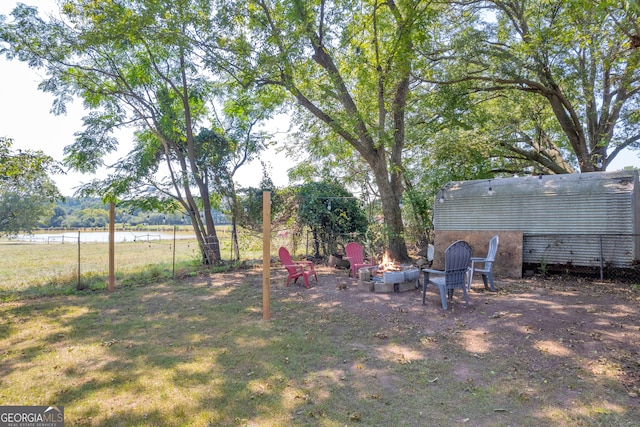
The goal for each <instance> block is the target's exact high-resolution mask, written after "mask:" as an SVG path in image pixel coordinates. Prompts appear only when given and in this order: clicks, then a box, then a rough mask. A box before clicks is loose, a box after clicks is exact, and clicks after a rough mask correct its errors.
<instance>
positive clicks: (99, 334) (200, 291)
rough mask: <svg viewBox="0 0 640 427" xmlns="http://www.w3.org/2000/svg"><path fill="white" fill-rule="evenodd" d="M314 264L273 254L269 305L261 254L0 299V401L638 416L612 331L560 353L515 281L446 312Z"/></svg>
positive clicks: (305, 419) (258, 419)
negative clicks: (293, 265)
mask: <svg viewBox="0 0 640 427" xmlns="http://www.w3.org/2000/svg"><path fill="white" fill-rule="evenodd" d="M319 273H320V274H319V275H320V282H319V283H318V284H317V285H316V286H315V287H312V288H311V289H304V288H297V287H289V288H284V287H283V283H284V276H282V272H281V271H280V269H274V270H273V273H272V284H273V285H272V299H271V313H272V318H271V320H268V321H266V320H263V319H262V309H261V305H262V293H261V281H262V277H261V271H260V270H245V271H237V272H227V273H220V274H212V275H205V276H201V277H196V278H188V279H184V280H175V281H173V280H170V281H164V282H159V283H154V284H149V285H143V286H121V285H117V288H116V292H114V293H113V294H108V293H107V292H106V291H104V290H94V291H82V292H77V293H75V294H73V295H63V296H52V297H38V298H34V299H22V300H12V301H7V302H4V303H1V304H0V318H1V319H2V322H1V323H0V357H1V364H0V405H23V404H25V405H61V406H64V409H65V421H66V422H67V424H66V425H69V426H299V425H300V426H344V425H363V426H445V425H447V426H448V425H469V426H491V427H493V426H543V425H548V426H551V425H553V426H635V425H638V422H639V420H640V405H639V403H638V398H637V395H636V396H635V397H634V391H633V390H635V389H633V388H632V387H631V386H630V385H629V384H627V385H628V387H627V388H625V387H624V384H622V383H621V382H620V381H619V380H618V379H619V378H618V375H619V374H620V366H619V365H617V364H616V363H618V362H617V359H615V358H613V357H609V356H607V352H606V349H607V347H612V344H611V343H610V342H609V341H608V340H607V339H606V337H604V332H602V336H601V338H600V341H597V342H595V344H594V345H598V346H600V345H602V347H597V348H595V347H589V348H588V350H587V349H585V351H584V352H583V354H578V353H579V352H577V351H576V352H575V354H573V353H562V352H561V351H560V350H559V349H558V348H556V347H557V345H558V341H557V340H555V341H554V340H553V339H548V340H547V339H543V338H542V336H541V335H536V333H538V334H542V333H543V332H542V331H537V330H538V329H540V330H542V329H543V328H542V327H541V326H540V325H541V323H538V324H535V323H533V322H535V320H532V321H531V322H532V323H531V325H530V327H531V331H529V332H527V330H526V328H527V324H528V323H530V322H529V320H526V321H525V324H524V325H522V331H524V332H522V331H520V325H519V322H520V319H521V318H522V317H515V316H514V317H513V318H510V316H509V314H505V313H512V312H513V309H508V308H505V307H507V306H506V305H505V304H508V303H509V304H514V303H516V302H517V299H515V298H514V296H513V295H507V294H500V293H498V294H492V295H485V294H481V295H475V296H474V295H472V301H473V306H472V308H469V309H467V308H465V307H464V304H456V303H455V302H454V305H453V309H451V310H449V311H448V312H444V311H442V310H441V308H439V307H438V299H437V296H436V295H431V298H430V305H428V306H422V305H421V298H420V295H419V293H418V292H408V293H403V294H391V295H380V294H372V293H369V292H368V291H367V290H364V289H362V285H361V286H360V288H358V285H356V284H355V282H353V281H350V280H349V281H348V287H347V289H346V290H340V289H339V287H336V283H337V282H340V281H342V280H344V276H345V275H346V274H345V273H344V272H338V273H336V272H335V271H334V270H329V269H327V268H324V269H322V268H321V269H320V270H319ZM554 295H555V294H554ZM474 297H475V298H474ZM633 298H635V300H632V301H631V302H629V304H631V306H633V304H637V294H634V295H633ZM502 299H504V301H503V300H502ZM582 303H583V304H586V303H588V301H582ZM494 304H496V305H495V307H502V310H507V311H506V312H505V311H501V312H499V313H502V314H499V315H495V313H496V312H494V311H493V309H492V307H494ZM635 307H636V313H635V314H630V316H631V315H635V316H636V318H637V305H635ZM510 310H511V311H510ZM595 310H598V312H597V313H596V312H590V311H585V312H584V313H583V314H584V315H585V316H586V315H593V316H596V315H598V314H599V315H602V312H600V311H599V310H600V308H598V306H596V308H595ZM617 310H618V313H620V312H621V308H620V307H618V308H617ZM558 313H560V310H558ZM581 313H582V312H581ZM525 315H526V313H525ZM538 315H540V312H538V313H536V314H534V316H538ZM559 315H560V314H559ZM533 319H537V317H534V318H533ZM562 319H563V320H564V318H562ZM618 322H622V323H624V324H625V327H626V328H628V329H626V332H628V333H629V334H628V335H627V336H626V338H624V339H626V340H627V341H629V340H630V341H631V344H632V343H633V342H637V339H638V336H640V332H638V325H637V324H635V326H627V321H626V320H624V321H623V320H621V319H618ZM490 324H495V325H496V326H495V327H491V328H487V325H490ZM516 324H518V327H517V328H516V327H515V326H516ZM500 328H504V330H505V331H506V330H510V331H511V333H512V334H514V338H511V337H509V336H507V335H506V334H502V333H501V331H500ZM566 328H569V329H570V328H573V329H571V331H565V332H567V334H570V333H573V334H574V335H573V337H574V338H575V340H576V344H575V345H576V346H577V347H580V346H581V345H583V344H584V345H586V344H589V345H591V343H590V342H589V343H584V342H583V343H579V342H578V341H579V340H583V341H585V340H586V339H587V337H588V333H589V331H593V330H595V329H594V328H593V327H592V328H590V329H587V330H585V331H583V330H582V329H581V328H582V326H581V325H574V324H571V323H568V324H567V325H566ZM634 328H635V329H634ZM483 331H484V332H483ZM549 333H551V334H552V335H554V334H555V335H556V337H558V336H559V335H558V331H555V332H554V331H549ZM493 334H496V335H495V336H494V335H493ZM568 336H569V335H568ZM527 337H528V338H527ZM583 338H584V339H583ZM603 338H605V339H603ZM562 342H564V343H565V344H566V343H567V342H568V341H562ZM488 343H492V345H493V349H491V348H487V346H488V345H489V344H488ZM554 343H555V347H554ZM541 349H543V350H544V351H542V350H541ZM609 350H610V353H611V354H613V353H612V352H614V351H616V353H615V354H620V353H619V352H617V350H618V349H612V348H609ZM590 351H597V352H600V353H598V354H597V355H594V354H592V353H589V352H590ZM587 353H589V354H587ZM569 354H572V355H569ZM637 356H638V354H637V353H636V354H635V356H632V358H631V359H630V360H629V363H631V362H633V363H640V358H638V359H636V357H637ZM589 360H592V361H594V363H595V365H592V366H589V364H588V361H589ZM638 366H640V365H638ZM558 378H560V379H558Z"/></svg>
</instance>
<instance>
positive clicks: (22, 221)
mask: <svg viewBox="0 0 640 427" xmlns="http://www.w3.org/2000/svg"><path fill="white" fill-rule="evenodd" d="M12 144H13V141H12V140H11V139H10V138H7V137H0V235H1V234H17V233H20V232H25V233H29V232H31V231H32V230H34V229H35V228H37V227H38V225H39V224H40V222H41V221H42V220H46V219H47V218H48V217H49V216H51V214H52V213H53V207H54V206H55V201H56V200H57V199H59V198H60V197H61V195H60V193H59V192H58V189H57V187H56V185H55V183H54V182H53V181H52V180H51V178H50V177H49V174H50V173H54V172H60V170H59V168H58V164H57V163H56V162H55V161H54V160H53V159H52V158H51V157H49V156H47V155H45V154H44V153H42V152H40V151H29V150H27V151H14V150H12V149H11V146H12Z"/></svg>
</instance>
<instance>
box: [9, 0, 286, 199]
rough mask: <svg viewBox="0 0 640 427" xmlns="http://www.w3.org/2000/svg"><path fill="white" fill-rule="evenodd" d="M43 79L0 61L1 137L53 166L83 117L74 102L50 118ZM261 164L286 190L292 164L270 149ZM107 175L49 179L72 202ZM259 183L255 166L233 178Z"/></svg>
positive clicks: (37, 2)
mask: <svg viewBox="0 0 640 427" xmlns="http://www.w3.org/2000/svg"><path fill="white" fill-rule="evenodd" d="M17 3H18V2H15V1H8V0H0V15H8V14H10V13H11V11H12V10H13V8H14V7H15V6H16V5H17ZM21 3H25V4H28V5H30V6H36V7H38V11H39V12H40V13H41V14H42V13H47V14H48V13H51V12H55V11H57V7H56V6H55V2H54V1H53V0H22V1H21ZM43 77H44V73H43V72H42V71H37V70H33V69H30V68H29V67H28V66H27V65H26V64H25V63H22V62H20V61H18V60H13V61H7V60H6V59H5V58H4V57H0V136H3V137H8V138H12V139H13V146H12V147H11V148H12V149H13V150H18V149H22V150H41V151H43V152H44V153H45V154H47V155H49V156H51V157H53V158H54V159H55V160H58V161H62V160H63V158H64V147H65V146H67V145H70V144H72V143H73V141H74V139H75V136H74V133H76V132H78V131H80V130H82V117H84V116H85V115H86V114H87V112H86V111H85V110H84V109H83V108H82V103H81V102H80V101H76V102H74V103H73V104H71V105H68V106H67V114H66V115H62V116H56V115H54V114H52V113H50V109H51V106H52V101H53V96H52V95H51V94H48V93H44V92H42V91H40V90H38V84H39V83H40V82H41V81H42V79H43ZM288 126H289V123H288V122H287V121H286V120H282V119H280V120H275V121H272V122H270V124H269V131H273V132H279V135H281V137H284V134H283V132H284V131H285V130H286V129H287V128H288ZM116 136H117V137H118V140H119V143H120V147H121V148H120V149H119V150H118V152H117V153H114V154H112V155H109V156H107V157H106V158H105V164H107V165H108V164H114V163H115V162H117V161H118V159H120V158H122V157H124V156H125V155H126V154H127V153H128V152H129V151H130V149H131V148H132V147H133V143H132V141H131V134H130V133H127V132H122V133H118V134H116ZM261 160H263V161H264V162H265V163H267V166H268V168H269V169H270V174H271V177H272V179H273V182H274V184H275V185H276V186H277V187H284V186H286V185H288V184H289V182H288V176H287V172H288V170H289V169H290V168H292V167H293V166H294V164H295V162H294V161H293V160H291V159H288V158H286V157H285V156H284V154H281V153H277V152H276V150H275V149H269V150H268V151H267V152H265V153H263V155H262V157H261ZM105 174H106V169H102V170H100V171H98V173H97V174H96V175H87V174H80V173H77V172H68V173H67V174H66V175H56V176H53V177H52V178H53V179H54V181H55V182H56V184H57V186H58V189H59V190H60V192H61V193H62V194H63V195H64V196H72V195H73V193H74V192H75V190H74V189H75V188H76V187H78V186H79V185H80V184H82V183H86V182H90V181H92V180H93V179H96V178H104V177H105V176H106V175H105ZM261 179H262V166H261V164H260V161H259V160H258V161H254V162H252V163H250V164H247V165H244V166H243V167H242V168H240V169H239V170H238V172H237V174H236V182H237V183H238V184H239V185H240V186H243V187H248V186H253V187H257V186H258V185H259V183H260V180H261Z"/></svg>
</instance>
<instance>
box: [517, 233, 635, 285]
mask: <svg viewBox="0 0 640 427" xmlns="http://www.w3.org/2000/svg"><path fill="white" fill-rule="evenodd" d="M639 259H640V234H630V233H602V234H557V233H555V234H542V233H541V234H524V236H523V247H522V261H523V271H524V272H525V273H527V272H528V273H530V272H531V271H536V272H539V273H542V274H558V273H563V274H574V275H588V276H594V277H599V278H600V279H611V280H624V281H635V282H638V281H640V265H639Z"/></svg>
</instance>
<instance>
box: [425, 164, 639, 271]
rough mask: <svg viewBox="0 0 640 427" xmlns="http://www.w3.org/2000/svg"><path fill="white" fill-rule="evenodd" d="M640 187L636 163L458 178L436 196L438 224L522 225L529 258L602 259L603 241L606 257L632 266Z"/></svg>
mask: <svg viewBox="0 0 640 427" xmlns="http://www.w3.org/2000/svg"><path fill="white" fill-rule="evenodd" d="M489 187H491V189H492V190H493V191H494V193H493V194H491V195H490V194H489ZM638 193H639V190H638V175H637V173H636V172H635V171H620V172H598V173H587V174H574V175H550V176H543V177H542V179H539V178H538V177H524V178H502V179H495V180H491V181H490V182H489V181H488V180H481V181H462V182H453V183H450V184H448V185H447V186H446V187H445V189H444V190H443V191H442V192H441V193H440V194H438V195H437V196H436V200H435V205H434V226H435V230H436V231H439V230H450V231H452V230H470V231H485V230H519V231H522V232H523V234H524V241H523V262H524V263H540V262H546V263H549V264H563V265H564V264H569V265H576V266H597V265H599V264H600V249H601V248H602V253H603V256H602V257H603V260H604V262H606V263H608V264H609V265H616V266H627V265H631V264H632V263H633V262H634V260H636V259H637V258H638V250H637V249H638V246H639V245H640V244H639V242H638V240H639V239H638V238H637V237H636V236H634V235H635V234H636V233H637V232H638V228H637V224H638V219H637V218H636V215H635V207H636V205H637V203H638V200H640V199H639V196H638ZM440 196H442V197H443V199H444V201H443V202H442V203H440ZM600 235H609V236H610V238H604V239H603V241H602V244H601V242H600V239H599V238H598V236H600ZM625 235H626V236H625ZM611 236H617V237H615V238H613V237H611Z"/></svg>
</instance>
